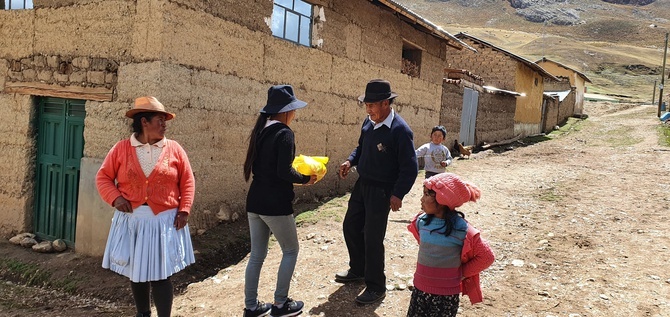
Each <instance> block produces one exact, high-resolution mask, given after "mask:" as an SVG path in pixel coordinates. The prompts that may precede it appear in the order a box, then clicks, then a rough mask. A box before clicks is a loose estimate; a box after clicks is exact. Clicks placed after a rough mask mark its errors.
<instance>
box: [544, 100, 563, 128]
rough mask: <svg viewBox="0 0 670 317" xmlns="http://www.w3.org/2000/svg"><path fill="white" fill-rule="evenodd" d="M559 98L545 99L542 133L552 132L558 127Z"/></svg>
mask: <svg viewBox="0 0 670 317" xmlns="http://www.w3.org/2000/svg"><path fill="white" fill-rule="evenodd" d="M558 105H559V103H558V97H545V98H544V115H545V118H544V126H543V127H542V132H547V133H549V132H551V131H552V130H554V127H555V126H557V125H558Z"/></svg>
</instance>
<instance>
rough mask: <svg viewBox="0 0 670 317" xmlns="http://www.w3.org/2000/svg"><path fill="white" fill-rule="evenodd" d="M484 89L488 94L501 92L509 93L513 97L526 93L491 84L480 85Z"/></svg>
mask: <svg viewBox="0 0 670 317" xmlns="http://www.w3.org/2000/svg"><path fill="white" fill-rule="evenodd" d="M482 88H484V90H485V91H486V92H488V93H490V94H502V95H511V96H515V97H524V96H526V94H522V93H520V92H516V91H512V90H505V89H500V88H496V87H493V86H482Z"/></svg>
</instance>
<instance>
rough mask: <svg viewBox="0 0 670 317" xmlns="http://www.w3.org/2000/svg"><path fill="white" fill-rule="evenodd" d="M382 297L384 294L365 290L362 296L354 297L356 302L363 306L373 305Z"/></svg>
mask: <svg viewBox="0 0 670 317" xmlns="http://www.w3.org/2000/svg"><path fill="white" fill-rule="evenodd" d="M384 297H386V292H373V291H371V290H368V289H367V288H366V289H365V291H364V292H363V294H361V295H358V296H357V297H356V302H357V303H359V304H363V305H367V304H374V303H376V302H378V301H380V300H382V299H384Z"/></svg>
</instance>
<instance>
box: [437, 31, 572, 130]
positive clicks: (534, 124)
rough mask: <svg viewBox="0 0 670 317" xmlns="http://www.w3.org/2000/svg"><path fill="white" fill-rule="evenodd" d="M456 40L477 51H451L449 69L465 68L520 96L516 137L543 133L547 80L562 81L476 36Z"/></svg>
mask: <svg viewBox="0 0 670 317" xmlns="http://www.w3.org/2000/svg"><path fill="white" fill-rule="evenodd" d="M456 37H458V38H459V39H461V40H463V41H464V42H465V43H466V44H468V45H470V46H472V47H474V48H475V49H476V50H477V52H476V53H473V52H472V51H467V50H461V51H454V50H449V51H448V52H447V60H449V63H451V64H450V66H449V67H452V68H463V69H466V70H468V71H470V72H472V73H474V74H476V75H478V76H480V77H482V79H483V81H484V83H485V85H486V86H492V87H495V88H497V89H501V90H506V91H512V92H518V93H520V94H521V96H519V97H517V98H516V102H515V103H516V107H515V113H514V135H515V136H519V135H520V136H527V135H533V134H537V133H540V132H541V130H542V127H541V125H542V101H543V93H544V79H545V78H548V79H551V80H554V81H559V79H558V78H556V77H555V76H554V75H552V74H550V73H548V72H547V71H546V70H544V69H543V68H542V67H540V66H538V65H537V64H535V63H533V62H532V61H530V60H528V59H526V58H524V57H521V56H519V55H516V54H513V53H511V52H509V51H507V50H505V49H503V48H500V47H498V46H495V45H493V44H491V43H488V42H486V41H484V40H481V39H479V38H476V37H474V36H472V35H468V34H465V33H459V34H456Z"/></svg>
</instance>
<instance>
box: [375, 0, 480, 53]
mask: <svg viewBox="0 0 670 317" xmlns="http://www.w3.org/2000/svg"><path fill="white" fill-rule="evenodd" d="M369 1H370V2H372V3H374V4H381V5H384V6H386V7H387V8H389V9H391V10H393V11H395V12H397V13H398V14H400V15H402V16H403V17H405V18H407V19H409V20H410V21H411V22H413V23H415V24H417V25H420V26H422V27H423V28H425V29H426V30H427V31H429V32H427V33H429V34H431V35H433V36H435V37H438V38H442V39H445V40H447V42H450V44H451V45H452V46H454V47H456V48H459V49H462V48H467V49H469V50H472V51H474V52H476V51H477V50H476V49H475V48H473V47H472V46H470V45H468V44H467V43H465V42H463V41H461V40H460V39H459V38H457V37H455V36H453V35H452V34H450V33H449V32H447V31H445V30H444V29H443V28H441V27H439V26H437V25H435V24H434V23H433V22H430V21H428V20H427V19H425V18H423V17H422V16H420V15H418V14H416V13H414V12H412V10H410V9H408V8H407V7H405V6H404V5H402V4H400V3H397V2H395V1H393V0H369ZM408 22H409V21H408Z"/></svg>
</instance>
